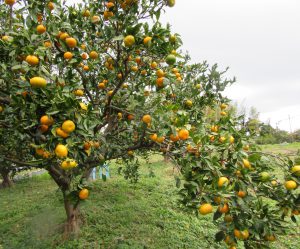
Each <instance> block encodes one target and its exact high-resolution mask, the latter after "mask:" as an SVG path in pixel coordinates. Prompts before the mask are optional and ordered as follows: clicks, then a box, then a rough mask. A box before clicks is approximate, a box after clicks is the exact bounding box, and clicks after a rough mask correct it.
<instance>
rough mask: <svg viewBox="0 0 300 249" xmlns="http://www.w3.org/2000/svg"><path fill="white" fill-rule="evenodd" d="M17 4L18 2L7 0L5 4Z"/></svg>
mask: <svg viewBox="0 0 300 249" xmlns="http://www.w3.org/2000/svg"><path fill="white" fill-rule="evenodd" d="M15 2H16V0H5V3H6V4H7V5H10V6H12V5H14V4H15Z"/></svg>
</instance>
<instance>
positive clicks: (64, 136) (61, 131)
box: [55, 127, 69, 138]
mask: <svg viewBox="0 0 300 249" xmlns="http://www.w3.org/2000/svg"><path fill="white" fill-rule="evenodd" d="M55 132H56V135H57V136H59V137H62V138H67V137H68V136H69V133H67V132H65V131H63V130H62V129H61V128H60V127H58V128H56V130H55Z"/></svg>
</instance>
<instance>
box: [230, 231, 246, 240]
mask: <svg viewBox="0 0 300 249" xmlns="http://www.w3.org/2000/svg"><path fill="white" fill-rule="evenodd" d="M233 234H234V236H235V237H236V238H237V239H242V240H246V239H248V238H249V231H248V230H244V231H240V230H238V229H234V231H233Z"/></svg>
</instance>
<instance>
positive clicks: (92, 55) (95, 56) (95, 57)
mask: <svg viewBox="0 0 300 249" xmlns="http://www.w3.org/2000/svg"><path fill="white" fill-rule="evenodd" d="M89 56H90V58H91V59H94V60H95V59H97V58H98V53H97V52H96V51H91V52H90V54H89Z"/></svg>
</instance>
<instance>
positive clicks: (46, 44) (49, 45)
mask: <svg viewBox="0 0 300 249" xmlns="http://www.w3.org/2000/svg"><path fill="white" fill-rule="evenodd" d="M51 46H52V44H51V42H50V41H45V42H44V47H46V48H50V47H51Z"/></svg>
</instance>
